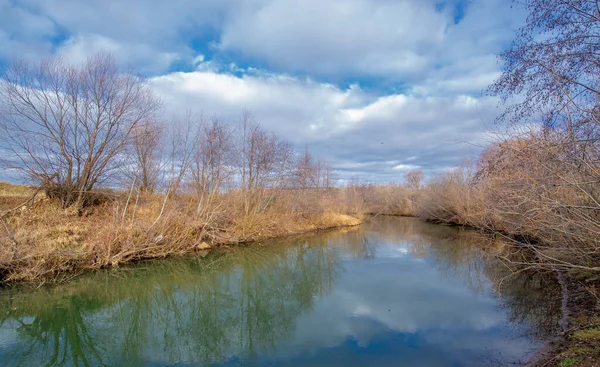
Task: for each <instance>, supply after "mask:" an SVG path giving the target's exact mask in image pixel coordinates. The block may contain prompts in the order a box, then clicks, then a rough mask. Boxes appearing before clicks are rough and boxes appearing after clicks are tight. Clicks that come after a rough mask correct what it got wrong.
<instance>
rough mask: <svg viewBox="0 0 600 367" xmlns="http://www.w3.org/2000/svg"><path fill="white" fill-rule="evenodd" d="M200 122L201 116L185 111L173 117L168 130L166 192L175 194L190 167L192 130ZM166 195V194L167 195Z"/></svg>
mask: <svg viewBox="0 0 600 367" xmlns="http://www.w3.org/2000/svg"><path fill="white" fill-rule="evenodd" d="M200 124H201V117H198V116H195V115H194V114H193V113H192V112H190V111H186V112H185V114H184V115H183V116H177V117H175V118H174V119H173V120H172V122H171V125H170V129H169V132H168V139H169V143H168V146H169V158H168V162H169V163H168V165H166V166H167V173H166V174H167V175H168V176H169V180H168V181H169V184H168V187H167V192H168V193H170V194H176V193H177V192H178V191H179V187H180V186H181V183H182V182H183V179H184V177H185V176H186V174H187V172H188V169H189V168H190V164H191V160H192V156H193V152H194V143H195V141H196V139H195V135H194V132H195V131H196V130H197V127H198V126H199V125H200ZM167 196H168V195H167Z"/></svg>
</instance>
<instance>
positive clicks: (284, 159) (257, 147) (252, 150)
mask: <svg viewBox="0 0 600 367" xmlns="http://www.w3.org/2000/svg"><path fill="white" fill-rule="evenodd" d="M240 129H241V134H240V136H239V137H240V140H241V141H240V142H239V144H238V146H240V147H241V149H240V154H239V159H238V160H239V168H240V176H241V186H242V187H243V188H245V189H247V190H249V191H251V190H253V189H255V188H265V187H271V188H273V187H280V186H282V185H283V184H284V183H285V181H286V179H287V177H288V176H289V170H290V167H291V162H292V159H293V149H292V145H291V144H290V143H289V142H288V141H285V140H281V139H280V138H279V137H277V136H276V135H275V134H272V133H268V132H267V131H265V130H263V129H262V128H261V127H260V124H259V123H258V122H257V121H256V120H254V118H253V117H252V116H251V115H250V114H249V113H247V112H245V113H244V114H243V116H242V121H241V127H240Z"/></svg>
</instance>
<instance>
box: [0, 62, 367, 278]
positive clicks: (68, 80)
mask: <svg viewBox="0 0 600 367" xmlns="http://www.w3.org/2000/svg"><path fill="white" fill-rule="evenodd" d="M0 107H1V110H2V115H1V119H0V128H1V130H2V134H1V135H0V136H1V137H2V148H3V149H4V153H3V154H2V157H1V160H2V162H1V163H2V165H3V167H4V168H5V169H6V170H7V172H12V173H15V174H17V175H19V177H21V178H22V179H26V180H27V181H29V182H30V183H31V184H32V186H31V187H25V186H17V185H11V184H7V183H3V184H1V185H0V190H1V191H0V210H1V211H0V222H1V223H0V224H1V230H2V232H3V236H2V237H1V239H0V241H1V244H0V269H1V277H2V281H5V282H7V281H17V280H25V281H31V280H45V279H54V280H56V278H55V277H56V276H59V277H60V276H62V275H64V274H67V276H70V275H72V274H77V273H78V272H80V271H81V270H83V269H95V268H104V267H114V266H118V265H119V264H121V263H124V262H129V261H136V260H141V259H146V258H156V257H166V256H172V255H180V254H185V253H190V252H194V251H204V250H206V249H208V248H210V247H212V246H217V245H227V244H233V243H243V242H250V241H259V240H262V239H266V238H270V237H276V236H283V235H287V234H291V233H298V232H304V231H312V230H318V229H325V228H332V227H339V226H350V225H356V224H359V223H360V220H359V219H358V218H359V217H360V216H361V214H362V212H361V208H360V207H359V206H358V204H357V202H356V200H357V196H356V193H355V192H354V191H353V190H352V189H351V188H334V185H333V183H334V177H333V172H332V170H331V168H330V167H329V166H328V165H327V164H326V163H325V162H323V161H322V160H319V159H315V158H314V157H313V156H312V155H311V154H310V152H309V151H308V149H306V148H305V149H304V151H302V152H295V151H294V149H293V147H292V145H291V143H290V142H288V141H285V140H283V139H281V138H280V137H278V136H276V135H275V134H273V133H271V132H269V131H266V130H264V129H263V128H262V127H261V126H260V123H259V122H258V121H257V120H255V119H254V118H253V117H252V116H251V115H250V114H249V113H244V114H243V115H242V116H241V117H240V120H239V121H238V122H232V121H224V120H223V119H221V118H219V117H210V118H206V117H204V116H202V115H195V114H192V113H183V114H181V115H179V116H173V117H169V118H165V117H161V114H159V108H160V102H159V101H158V99H157V98H156V97H154V95H153V94H152V91H151V90H150V89H149V88H148V86H147V85H146V83H145V81H144V80H143V79H142V78H139V77H137V76H133V75H129V74H122V73H121V72H119V70H117V68H116V66H115V63H114V61H113V59H112V58H111V57H110V56H108V55H97V56H94V57H92V58H90V59H88V60H87V61H86V62H85V63H83V64H81V65H70V64H67V63H65V62H63V61H61V60H60V59H49V60H45V61H43V62H41V63H40V64H37V65H33V64H27V63H17V64H15V65H14V66H13V67H11V68H9V69H8V71H7V72H6V76H5V80H4V82H3V83H2V84H1V85H0Z"/></svg>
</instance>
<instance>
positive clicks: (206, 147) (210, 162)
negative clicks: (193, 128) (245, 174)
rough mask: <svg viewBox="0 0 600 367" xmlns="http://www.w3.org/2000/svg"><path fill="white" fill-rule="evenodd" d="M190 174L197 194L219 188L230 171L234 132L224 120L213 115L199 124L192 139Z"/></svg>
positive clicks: (232, 165) (229, 175) (227, 177)
mask: <svg viewBox="0 0 600 367" xmlns="http://www.w3.org/2000/svg"><path fill="white" fill-rule="evenodd" d="M194 149H195V152H194V157H193V159H192V164H191V176H192V181H193V184H194V186H195V190H196V192H197V193H198V194H202V193H210V192H215V191H219V189H220V188H221V186H222V185H223V183H224V182H225V181H227V180H228V179H229V178H230V177H231V176H232V174H233V170H232V168H233V167H234V164H235V162H234V149H233V131H232V129H231V128H230V127H229V126H228V125H226V124H225V122H224V121H223V120H222V119H220V118H218V117H213V118H212V119H211V120H210V121H209V122H204V121H203V122H202V123H201V124H200V125H199V126H198V131H197V133H196V139H195V142H194Z"/></svg>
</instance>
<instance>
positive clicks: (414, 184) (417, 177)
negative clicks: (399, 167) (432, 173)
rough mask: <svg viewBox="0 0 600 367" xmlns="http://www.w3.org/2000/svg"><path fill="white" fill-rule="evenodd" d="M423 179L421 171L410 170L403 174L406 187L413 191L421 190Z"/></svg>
mask: <svg viewBox="0 0 600 367" xmlns="http://www.w3.org/2000/svg"><path fill="white" fill-rule="evenodd" d="M423 177H424V175H423V171H421V170H412V171H408V172H406V173H405V174H404V180H405V182H406V185H407V186H408V187H410V188H411V189H415V190H419V189H420V188H421V184H422V182H423Z"/></svg>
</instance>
